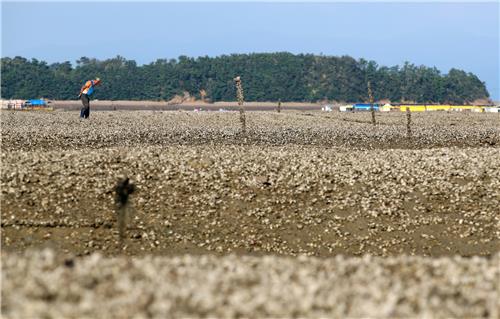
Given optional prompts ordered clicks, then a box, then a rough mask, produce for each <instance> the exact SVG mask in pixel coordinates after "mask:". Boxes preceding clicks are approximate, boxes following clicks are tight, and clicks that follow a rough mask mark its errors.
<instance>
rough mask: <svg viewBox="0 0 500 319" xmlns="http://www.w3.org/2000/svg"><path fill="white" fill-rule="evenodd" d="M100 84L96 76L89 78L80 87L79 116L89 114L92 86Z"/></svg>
mask: <svg viewBox="0 0 500 319" xmlns="http://www.w3.org/2000/svg"><path fill="white" fill-rule="evenodd" d="M98 85H101V79H99V78H97V79H95V80H89V81H87V82H86V83H85V85H83V86H82V88H81V89H80V95H78V97H79V98H80V99H81V100H82V104H83V107H82V109H81V110H80V117H81V118H84V119H86V118H88V117H89V115H90V98H89V96H90V95H92V93H94V87H96V86H98Z"/></svg>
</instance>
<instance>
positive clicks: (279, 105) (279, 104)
mask: <svg viewBox="0 0 500 319" xmlns="http://www.w3.org/2000/svg"><path fill="white" fill-rule="evenodd" d="M280 112H281V99H280V100H279V101H278V113H280Z"/></svg>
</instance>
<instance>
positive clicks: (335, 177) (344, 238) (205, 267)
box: [0, 111, 500, 317]
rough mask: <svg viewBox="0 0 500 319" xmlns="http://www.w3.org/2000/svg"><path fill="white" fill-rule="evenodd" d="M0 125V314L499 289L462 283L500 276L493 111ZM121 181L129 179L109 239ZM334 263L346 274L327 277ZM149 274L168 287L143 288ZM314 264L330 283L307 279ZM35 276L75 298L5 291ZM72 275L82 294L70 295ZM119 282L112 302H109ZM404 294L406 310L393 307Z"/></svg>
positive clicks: (270, 305) (333, 307) (453, 307)
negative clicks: (125, 203) (123, 217)
mask: <svg viewBox="0 0 500 319" xmlns="http://www.w3.org/2000/svg"><path fill="white" fill-rule="evenodd" d="M0 116H1V122H2V123H1V125H2V132H1V135H2V164H1V165H2V171H1V188H2V197H1V208H2V210H1V227H2V234H1V240H2V265H3V268H4V271H2V279H3V280H2V281H3V288H4V289H3V290H2V312H3V313H5V314H7V315H10V316H12V317H25V316H26V315H29V312H22V311H42V313H47V314H51V315H53V316H55V317H59V316H91V317H93V316H100V317H102V316H103V315H104V313H105V312H103V313H102V314H101V315H99V314H98V313H96V312H93V311H99V310H98V309H97V308H102V309H104V310H103V311H105V310H107V311H111V313H113V314H117V316H118V317H121V315H120V314H127V316H128V315H130V316H149V315H152V316H163V315H164V314H167V315H170V316H181V317H182V316H188V317H198V316H212V317H213V316H216V317H233V316H257V317H262V316H267V317H269V316H271V317H273V316H274V317H279V316H285V317H287V316H322V315H333V316H334V315H339V316H342V315H344V316H361V315H363V314H364V315H374V316H376V315H377V314H378V316H386V315H392V316H407V315H411V314H413V315H425V314H437V316H441V315H442V316H476V317H477V316H492V314H494V313H496V314H497V315H498V304H497V305H492V303H491V300H492V297H494V296H495V293H497V292H498V286H497V285H493V286H492V285H490V286H488V287H486V288H484V287H482V288H481V289H480V288H477V287H479V286H480V285H483V284H485V283H484V280H485V278H486V277H481V276H490V277H491V276H496V279H498V271H497V270H498V269H497V266H498V259H499V257H498V251H499V249H498V247H499V239H498V238H499V237H500V230H499V225H500V210H499V208H498V207H500V206H499V204H500V170H499V169H498V168H499V167H500V156H499V153H500V152H499V151H500V118H499V117H498V115H496V114H456V113H449V114H448V113H434V114H429V113H425V114H412V138H411V139H407V138H406V115H405V114H404V113H388V114H377V122H378V124H377V125H376V126H375V127H374V126H372V125H371V123H370V121H371V118H370V116H371V115H370V114H366V113H355V114H343V113H329V114H325V113H320V112H290V111H288V112H283V113H280V114H277V113H271V112H247V114H246V116H247V120H246V123H247V134H245V135H243V134H242V133H241V131H240V124H239V115H238V114H237V113H236V112H227V113H204V112H202V113H194V112H184V111H179V112H148V111H145V112H92V113H91V118H90V120H88V121H81V120H79V119H78V114H77V113H76V112H53V113H35V112H33V113H28V112H1V113H0ZM120 176H127V177H129V178H131V180H132V181H133V183H135V185H136V192H135V193H134V194H133V195H132V196H131V209H130V211H131V218H130V220H129V223H128V231H127V238H126V240H125V243H121V242H120V241H119V237H118V231H117V221H116V213H115V206H114V201H113V200H114V194H113V187H114V185H115V184H116V182H117V180H118V178H119V177H120ZM45 249H49V250H45ZM42 250H43V252H40V251H42ZM37 251H38V252H37ZM185 254H189V255H185ZM234 254H236V255H234ZM47 255H50V256H52V255H53V257H50V256H49V257H50V258H49V257H47ZM86 255H90V256H87V257H84V256H86ZM158 255H164V256H158ZM179 255H182V256H179ZM242 255H254V256H242ZM339 255H343V256H346V257H345V258H341V257H339ZM358 255H359V256H361V255H365V257H363V258H357V257H354V256H358ZM369 255H375V256H380V257H369ZM410 255H418V256H416V257H410ZM455 255H460V256H464V257H469V256H482V257H474V258H472V259H467V258H456V257H452V256H455ZM63 256H66V257H63ZM68 256H69V257H68ZM115 256H116V258H115ZM126 256H134V258H133V259H130V258H129V257H126ZM153 256H155V257H153ZM293 256H302V257H298V258H299V259H295V258H292V257H293ZM305 256H310V257H305ZM312 256H315V257H321V258H325V259H317V258H314V257H312ZM391 256H392V257H391ZM426 256H430V257H426ZM382 257H385V258H382ZM47 258H48V259H49V260H51V261H50V262H47V263H48V266H47V267H48V268H47V269H45V268H43V267H42V268H40V267H39V266H37V264H39V262H40V260H41V259H47ZM61 258H71V260H74V263H75V264H76V265H80V264H81V265H88V267H87V266H82V267H81V268H79V267H78V266H77V267H75V268H72V267H69V268H71V269H73V270H71V269H66V268H68V267H66V266H60V263H58V262H56V261H57V260H59V261H60V259H61ZM92 263H94V264H92ZM42 264H44V263H43V262H42ZM148 264H151V266H147V265H148ZM15 265H17V266H15ZM58 265H59V266H60V267H57V266H58ZM251 265H253V266H252V267H250V266H251ZM342 265H345V266H342ZM348 265H350V266H349V267H354V268H353V269H354V270H353V271H354V272H355V275H352V276H351V275H349V274H351V272H350V271H349V272H348V273H347V274H345V273H342V271H341V270H339V269H344V268H342V267H348ZM394 265H396V266H394ZM436 265H437V266H436ZM476 266H477V267H476ZM23 267H24V268H23ZM130 267H131V268H130ZM148 267H149V268H148ZM169 267H170V268H169ZM228 267H229V268H228ZM249 267H250V268H249ZM318 267H319V268H318ZM405 267H407V268H405ZM433 267H435V268H436V269H437V270H436V271H434V270H433V269H434V268H433ZM478 267H479V268H478ZM481 267H482V268H481ZM129 268H130V269H129ZM323 268H324V269H325V270H322V269H323ZM431 268H432V269H431ZM22 269H24V271H22ZM77 269H80V270H81V273H78V272H75V271H76V270H77ZM113 269H121V270H123V272H114V270H113ZM160 269H161V270H160ZM165 269H167V270H168V269H177V270H176V271H179V272H180V274H181V275H179V276H180V277H179V278H177V277H176V278H177V279H176V280H178V281H176V282H175V283H169V282H165V283H163V282H158V283H157V281H158V278H160V279H161V278H163V277H165V276H169V275H168V274H169V273H168V271H167V270H165ZM326 269H331V271H326ZM345 269H347V268H345ZM388 269H389V270H388ZM404 269H406V270H404ZM443 269H444V270H443ZM479 269H481V271H479ZM495 269H496V270H495ZM129 270H130V273H129V272H128V271H129ZM319 270H321V271H319ZM451 270H456V271H455V273H457V272H458V274H459V275H455V274H454V272H453V271H451ZM486 270H487V271H486ZM72 271H73V272H72ZM164 271H165V272H164ZM318 271H319V273H321V274H323V275H324V276H330V272H331V276H333V277H331V278H330V277H328V278H330V281H327V282H326V283H325V285H323V279H322V278H323V277H321V276H323V275H321V276H320V275H319V273H318ZM429 271H430V273H429ZM484 271H486V273H485V272H484ZM495 271H496V272H495ZM38 272H40V273H41V274H42V275H41V274H39V273H38ZM102 272H104V273H106V272H111V273H112V275H110V276H112V277H113V276H114V277H113V279H112V280H111V283H109V284H110V285H112V286H111V287H112V288H109V289H111V290H110V291H111V292H109V291H108V288H106V287H107V286H106V285H107V284H106V283H104V282H103V283H102V285H104V286H102V285H101V284H100V283H99V282H100V281H102V280H104V279H102V278H101V277H99V276H102ZM134 272H135V275H133V274H134ZM365 272H367V273H366V274H365ZM44 273H45V274H46V275H47V278H49V277H50V276H52V275H54V276H62V274H63V273H64V274H65V273H67V275H65V276H66V277H64V278H72V280H76V282H77V284H75V285H76V286H75V287H76V288H75V289H77V291H79V292H75V293H68V294H70V295H66V293H65V292H62V291H61V289H62V288H57V285H60V287H67V286H68V285H69V283H68V282H66V284H64V280H63V279H60V280H59V279H57V280H50V281H47V282H49V283H50V285H52V286H50V287H49V288H50V289H52V288H53V289H54V290H53V291H56V293H55V297H54V296H53V294H49V295H44V296H39V295H37V294H31V293H29V291H28V290H26V289H25V288H22V287H21V286H22V281H23V280H26V281H27V282H35V283H34V285H35V286H36V285H38V282H39V281H40V279H39V278H42V277H44V276H43V274H44ZM156 273H158V274H159V275H155V274H156ZM226 273H227V276H228V278H225V275H226ZM370 273H371V274H380V276H381V278H382V279H383V280H382V279H380V280H375V279H374V278H373V275H370ZM284 274H289V275H290V276H291V277H290V278H293V279H294V280H285V279H286V278H288V277H286V278H285V277H283V276H285V275H284ZM18 276H20V277H18ZM92 276H94V277H92ZM96 276H97V277H96ZM127 276H128V277H127ZM130 276H132V277H130ZM155 276H157V277H155ZM272 276H277V278H278V279H277V281H276V282H275V283H274V284H271V283H268V282H266V280H272V279H271V278H272ZM287 276H288V275H287ZM419 276H420V277H419ZM490 277H488V278H490ZM50 278H52V277H50ZM85 278H94V279H95V280H93V281H92V282H95V281H97V284H93V285H94V286H92V287H93V288H85V287H84V288H85V289H89V290H88V291H85V290H83V291H80V290H78V289H79V288H78V287H77V286H79V285H80V284H78V282H79V280H80V281H81V280H87V279H85ZM123 278H125V279H123ZM126 278H129V279H126ZM130 278H132V279H130ZM137 278H139V279H137ZM141 278H142V279H141ZM207 278H211V279H207ZM245 278H247V279H245ZM339 278H342V279H339ZM415 278H416V279H415ZM418 278H420V279H418ZM457 278H459V279H457ZM493 278H495V277H493ZM68 280H69V279H68ZM122 280H125V281H124V282H125V283H126V284H130V285H131V287H132V288H133V289H132V290H133V291H129V292H127V295H126V296H128V297H125V296H120V295H116V296H115V295H114V294H115V293H116V294H121V293H122V292H117V290H116V289H118V290H120V289H122V288H113V287H115V286H113V285H117V286H116V287H122V286H123V285H125V284H124V283H123V281H122ZM197 280H198V281H197ZM204 280H209V282H210V283H212V284H213V285H212V286H210V287H208V288H206V289H201V288H200V285H201V286H202V287H203V285H202V283H203V282H204ZM308 280H309V281H310V282H308ZM408 280H410V282H411V283H413V284H412V285H409V284H408V283H407V282H408ZM419 280H421V281H419ZM457 280H458V281H457ZM462 280H463V281H462ZM467 280H469V281H467ZM60 281H61V283H60ZM104 281H105V280H104ZM492 281H495V280H492ZM184 282H186V286H185V287H184V286H182V285H183V283H184ZM255 282H257V283H255ZM271 282H274V281H271ZM497 282H498V280H497ZM156 284H157V285H162V284H164V285H166V286H164V287H163V288H162V287H160V286H158V287H157V290H158V291H154V290H155V289H152V287H155V285H156ZM9 285H10V286H9ZM95 285H97V286H95ZM169 285H172V286H169ZM175 285H178V286H175ZM225 285H226V286H225ZM238 285H240V286H238ZM295 285H296V286H295ZM442 285H444V287H445V288H443V289H444V290H443V291H441V290H440V289H441V288H440V287H441V286H442ZM471 285H472V286H473V287H476V288H477V289H476V288H471ZM6 287H13V290H11V289H5V288H6ZM54 287H56V288H54ZM95 287H101V288H100V289H94V288H95ZM181 287H182V289H181ZM214 287H219V288H220V287H226V288H224V289H222V290H220V289H219V288H214ZM238 287H240V288H239V289H238ZM356 287H358V288H356ZM405 287H406V288H405ZM254 288H255V289H254ZM44 289H45V288H44ZM148 289H152V290H151V291H150V292H149V293H148V292H147V291H148ZM207 289H208V290H207ZM210 289H213V290H210ZM287 289H291V291H294V292H291V293H290V294H287V293H283V291H287ZM293 289H295V290H293ZM301 289H302V290H301ZM360 289H361V290H360ZM364 289H366V290H367V291H368V294H369V295H370V296H371V297H369V298H368V299H366V300H365V299H363V298H364V297H363V296H364V295H363V294H364ZM412 289H415V290H414V291H413V290H412ZM422 289H423V290H422ZM426 289H427V290H426ZM436 289H437V291H438V293H436ZM467 289H472V290H467ZM474 289H475V290H474ZM171 290H172V291H174V292H172V293H173V294H174V293H179V294H180V295H179V296H175V295H169V294H168V293H167V292H168V291H171ZM261 290H262V291H261ZM337 290H338V291H339V294H336V293H333V292H332V291H337ZM409 290H411V291H413V292H408V293H407V294H409V295H404V296H407V297H408V298H409V299H408V300H409V301H408V303H405V302H404V301H401V300H400V299H398V298H399V297H398V296H400V295H401V294H404V293H406V292H407V291H409ZM7 291H8V293H7ZM44 291H46V290H44ZM51 291H52V290H51ZM120 291H121V290H120ZM141 291H143V292H144V294H142V293H141ZM162 291H163V292H162ZM165 291H167V292H165ZM260 291H261V293H259V292H260ZM341 291H345V294H344V293H340V292H341ZM466 291H468V292H470V294H469V293H466ZM441 292H442V293H441ZM412 293H413V295H411V294H412ZM82 294H83V295H82ZM317 294H319V295H317ZM207 295H208V297H207ZM47 296H48V297H47ZM68 296H69V297H68ZM78 296H79V297H78ZM143 296H144V297H143ZM278 296H279V298H278ZM318 296H320V297H318ZM321 296H323V297H324V299H321V298H323V297H321ZM394 296H395V297H394ZM77 297H78V298H77ZM122 297H123V298H122ZM129 297H130V298H131V299H130V300H129V299H127V298H129ZM347 297H349V298H347ZM89 298H90V299H89ZM141 298H146V299H141ZM157 298H160V301H162V303H160V301H159V300H158V299H157ZM162 298H163V299H162ZM193 298H194V299H193ZM206 298H208V299H206ZM211 298H212V299H211ZM280 298H283V299H280ZM308 298H309V299H308ZM352 298H354V299H353V301H352V302H351V301H348V300H351V299H352ZM356 298H358V299H356ZM370 298H371V299H370ZM254 299H255V300H257V301H256V302H257V303H252V301H253V300H254ZM15 300H24V301H23V302H17V301H15ZM28 300H31V301H30V302H32V305H33V307H27V308H25V309H21V308H22V307H21V305H22V304H23V303H24V304H26V302H28ZM106 300H108V301H109V302H110V305H109V306H104V303H105V302H106ZM151 300H152V301H151ZM173 300H177V301H176V302H174V301H173ZM356 300H357V301H356ZM363 300H365V302H366V303H365V304H363V302H362V301H363ZM302 302H304V303H305V305H303V304H302ZM101 303H102V306H101V307H96V309H94V308H92V307H91V308H89V305H93V304H101ZM460 303H462V304H460ZM30 305H31V303H30ZM223 305H226V306H228V305H230V306H228V307H224V306H223ZM355 305H358V306H355ZM471 305H473V306H471ZM51 306H55V307H52V308H51ZM82 307H83V308H82ZM495 307H497V308H495ZM72 311H73V312H72ZM123 311H124V312H123ZM495 311H496V312H495ZM108 313H109V312H108Z"/></svg>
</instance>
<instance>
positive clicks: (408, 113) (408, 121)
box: [406, 106, 411, 141]
mask: <svg viewBox="0 0 500 319" xmlns="http://www.w3.org/2000/svg"><path fill="white" fill-rule="evenodd" d="M406 138H407V139H408V141H409V140H410V139H411V111H410V107H408V106H407V107H406Z"/></svg>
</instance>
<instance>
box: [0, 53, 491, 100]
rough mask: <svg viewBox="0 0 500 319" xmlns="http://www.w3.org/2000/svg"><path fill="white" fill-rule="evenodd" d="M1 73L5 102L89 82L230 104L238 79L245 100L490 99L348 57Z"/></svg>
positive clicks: (127, 92) (476, 88) (460, 74)
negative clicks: (94, 80)
mask: <svg viewBox="0 0 500 319" xmlns="http://www.w3.org/2000/svg"><path fill="white" fill-rule="evenodd" d="M1 71H2V83H1V88H2V92H1V93H2V98H7V99H8V98H22V99H27V98H37V97H46V98H51V99H76V98H77V95H78V92H79V89H80V87H81V85H82V84H83V83H84V82H85V81H86V80H88V79H92V78H96V77H100V78H101V79H103V84H102V87H100V88H99V90H97V91H96V95H95V97H96V98H99V99H111V100H120V99H121V100H170V99H172V98H173V97H174V96H175V95H183V94H184V93H185V92H188V93H189V94H190V95H191V96H194V97H196V98H204V99H206V100H208V101H231V100H234V99H235V87H234V83H233V78H234V77H235V76H236V75H240V76H241V77H242V79H243V86H244V89H245V99H246V100H247V101H266V100H267V101H278V100H280V99H281V100H282V101H311V102H314V101H318V100H325V99H327V100H337V101H345V102H359V101H367V100H368V95H367V83H368V81H370V82H371V85H372V90H373V95H374V97H375V99H376V100H380V99H389V100H391V101H393V102H400V101H415V102H418V103H437V102H440V103H468V102H472V101H474V100H476V99H479V98H488V97H489V94H488V91H487V90H486V87H485V84H484V82H481V81H480V80H479V79H478V78H477V76H475V75H474V74H472V73H466V72H465V71H462V70H457V69H451V70H450V71H449V73H448V74H445V75H442V74H441V73H440V72H439V70H437V69H436V68H429V67H426V66H416V65H414V64H412V63H409V62H405V63H404V65H403V66H392V67H386V66H379V65H378V64H377V63H376V62H375V61H367V60H365V59H359V60H355V59H353V58H352V57H350V56H341V57H335V56H324V55H312V54H298V55H294V54H291V53H288V52H277V53H251V54H231V55H222V56H218V57H213V58H211V57H208V56H204V57H198V58H192V57H188V56H180V57H179V58H178V59H170V60H166V59H158V60H156V61H155V62H152V63H149V64H146V65H142V66H138V65H137V63H136V62H135V61H133V60H127V59H125V58H124V57H122V56H116V57H114V58H111V59H107V60H97V59H95V58H89V57H81V58H80V59H78V60H77V61H76V64H75V66H72V65H71V63H70V62H68V61H65V62H62V63H54V64H51V65H47V63H45V62H43V61H38V60H36V59H32V60H28V59H25V58H23V57H14V58H8V57H6V58H2V59H1Z"/></svg>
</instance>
